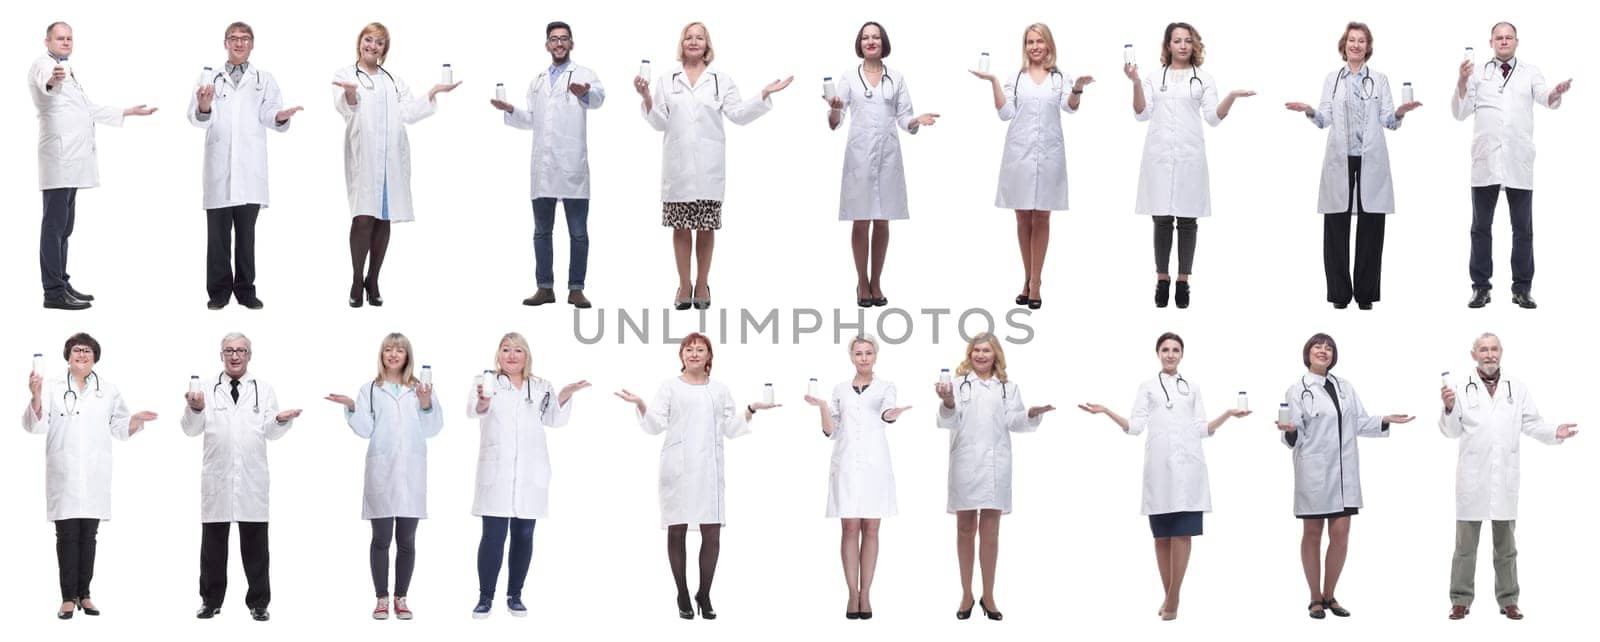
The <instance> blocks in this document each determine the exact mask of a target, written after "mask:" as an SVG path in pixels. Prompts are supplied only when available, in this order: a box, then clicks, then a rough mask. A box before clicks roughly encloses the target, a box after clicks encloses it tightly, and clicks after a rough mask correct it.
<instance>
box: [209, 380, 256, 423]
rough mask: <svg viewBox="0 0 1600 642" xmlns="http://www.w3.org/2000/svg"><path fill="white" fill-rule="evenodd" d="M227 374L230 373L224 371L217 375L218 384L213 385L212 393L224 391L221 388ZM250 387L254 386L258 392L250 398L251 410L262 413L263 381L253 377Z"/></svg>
mask: <svg viewBox="0 0 1600 642" xmlns="http://www.w3.org/2000/svg"><path fill="white" fill-rule="evenodd" d="M227 374H228V373H226V372H224V373H222V374H219V375H217V383H216V385H214V386H211V394H213V395H214V394H217V393H218V392H221V391H222V390H221V389H222V378H223V377H225V376H227ZM250 387H251V388H253V389H254V391H255V393H256V394H255V395H254V396H252V397H251V398H250V401H251V406H250V410H251V412H255V413H260V412H261V382H260V381H256V380H255V379H251V380H250Z"/></svg>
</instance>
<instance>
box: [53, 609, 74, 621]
mask: <svg viewBox="0 0 1600 642" xmlns="http://www.w3.org/2000/svg"><path fill="white" fill-rule="evenodd" d="M56 619H57V620H70V619H72V607H70V606H69V607H67V610H65V611H56Z"/></svg>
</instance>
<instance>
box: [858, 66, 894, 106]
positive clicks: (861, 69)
mask: <svg viewBox="0 0 1600 642" xmlns="http://www.w3.org/2000/svg"><path fill="white" fill-rule="evenodd" d="M866 69H867V66H866V65H856V77H857V78H860V79H861V89H863V90H864V91H863V92H862V94H861V95H862V96H865V97H867V98H871V97H872V87H871V86H869V85H867V72H866ZM883 83H890V84H893V83H894V77H893V76H890V75H889V66H888V65H884V66H883V78H882V79H880V80H878V86H879V87H882V86H883Z"/></svg>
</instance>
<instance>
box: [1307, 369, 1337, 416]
mask: <svg viewBox="0 0 1600 642" xmlns="http://www.w3.org/2000/svg"><path fill="white" fill-rule="evenodd" d="M1328 380H1330V381H1332V382H1333V387H1334V389H1335V390H1337V391H1339V399H1341V400H1342V399H1344V398H1345V392H1344V386H1343V385H1340V383H1339V378H1338V377H1335V376H1333V375H1331V374H1330V375H1328ZM1316 402H1317V395H1316V394H1315V393H1313V392H1311V386H1310V384H1307V383H1306V376H1305V375H1300V407H1301V409H1309V410H1310V411H1311V416H1312V417H1316V416H1318V415H1320V414H1322V412H1321V411H1320V410H1317V409H1316Z"/></svg>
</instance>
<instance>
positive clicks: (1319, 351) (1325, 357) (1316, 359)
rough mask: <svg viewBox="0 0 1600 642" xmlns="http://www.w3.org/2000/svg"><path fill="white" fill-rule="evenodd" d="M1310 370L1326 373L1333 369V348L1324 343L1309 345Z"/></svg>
mask: <svg viewBox="0 0 1600 642" xmlns="http://www.w3.org/2000/svg"><path fill="white" fill-rule="evenodd" d="M1310 356H1311V369H1312V370H1316V371H1318V372H1322V373H1326V372H1327V371H1328V369H1329V368H1332V367H1333V346H1331V345H1328V344H1326V343H1313V344H1311V353H1310Z"/></svg>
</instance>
